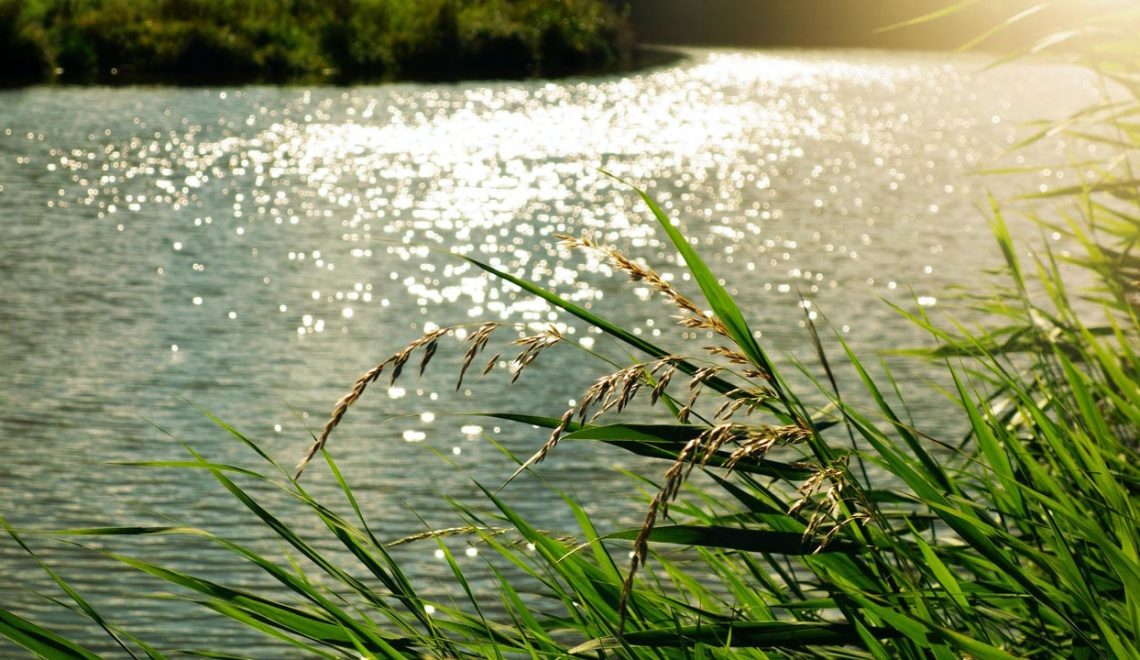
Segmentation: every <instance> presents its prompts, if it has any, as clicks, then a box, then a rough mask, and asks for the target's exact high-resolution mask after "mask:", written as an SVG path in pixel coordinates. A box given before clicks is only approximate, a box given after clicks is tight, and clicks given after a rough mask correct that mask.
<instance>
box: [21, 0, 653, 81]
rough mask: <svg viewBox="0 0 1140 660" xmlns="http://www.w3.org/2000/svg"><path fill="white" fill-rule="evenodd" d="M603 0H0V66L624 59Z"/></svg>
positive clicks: (353, 69) (348, 75)
mask: <svg viewBox="0 0 1140 660" xmlns="http://www.w3.org/2000/svg"><path fill="white" fill-rule="evenodd" d="M632 47H633V38H632V32H631V29H630V27H629V23H628V19H627V17H626V16H624V15H623V14H621V13H619V12H618V11H615V10H614V9H613V8H612V7H611V6H610V5H609V4H608V3H606V2H604V1H603V0H558V1H550V0H327V1H319V0H289V1H284V2H283V1H280V0H249V1H248V2H246V1H238V0H0V77H3V78H7V79H9V80H14V81H18V82H19V81H23V82H34V81H42V80H48V79H52V78H59V79H61V80H64V81H78V82H89V81H113V80H116V79H120V80H121V79H125V78H129V79H144V80H145V79H159V80H163V79H171V78H174V79H179V78H181V79H193V78H202V77H209V78H211V79H218V78H225V77H232V78H235V79H243V80H247V79H258V78H263V79H267V80H283V79H290V78H296V77H303V76H306V75H309V76H322V77H325V78H329V77H333V78H335V77H340V78H343V79H352V78H354V77H365V76H366V77H370V78H376V77H380V78H407V77H415V78H433V79H455V78H461V77H466V76H510V77H519V76H528V75H557V74H563V73H568V72H582V71H588V70H606V69H612V68H616V67H619V66H621V65H623V64H628V63H629V61H630V58H631V57H632Z"/></svg>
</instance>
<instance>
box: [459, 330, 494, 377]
mask: <svg viewBox="0 0 1140 660" xmlns="http://www.w3.org/2000/svg"><path fill="white" fill-rule="evenodd" d="M498 328H499V324H498V323H494V322H488V323H484V324H483V325H481V326H479V328H478V329H477V330H475V332H472V333H471V336H470V337H468V338H467V343H468V344H469V346H468V347H467V352H466V353H464V354H463V365H462V366H461V367H460V368H459V380H458V381H457V382H456V383H455V391H457V392H458V391H459V388H460V387H463V377H464V376H465V375H466V374H467V369H468V368H469V367H470V366H471V363H472V362H473V361H474V360H475V356H476V355H478V354H479V353H481V352H482V351H483V349H484V348H486V346H487V342H488V341H489V340H490V339H491V334H492V333H494V332H495V330H496V329H498ZM493 364H494V362H492V365H493ZM487 371H490V369H487V370H486V371H484V372H483V373H484V374H486V373H487Z"/></svg>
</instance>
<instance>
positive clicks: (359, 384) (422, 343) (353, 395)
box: [293, 327, 452, 479]
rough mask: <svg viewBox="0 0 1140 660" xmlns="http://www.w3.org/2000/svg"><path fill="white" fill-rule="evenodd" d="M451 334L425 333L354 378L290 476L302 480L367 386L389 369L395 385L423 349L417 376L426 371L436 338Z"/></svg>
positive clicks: (443, 329) (445, 330)
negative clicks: (307, 467) (414, 353)
mask: <svg viewBox="0 0 1140 660" xmlns="http://www.w3.org/2000/svg"><path fill="white" fill-rule="evenodd" d="M451 330H452V328H451V327H446V328H437V329H435V330H431V331H429V332H426V333H424V334H423V336H421V337H419V338H418V339H416V340H414V341H412V343H410V344H408V345H407V346H405V347H404V348H403V349H401V350H400V351H399V352H398V353H396V354H395V355H392V356H390V357H389V358H388V359H386V360H384V361H383V362H381V363H379V364H377V365H376V366H375V367H372V368H371V369H369V370H368V371H367V372H365V373H364V375H362V376H361V377H360V378H357V379H356V382H355V383H354V384H353V386H352V390H351V391H349V392H348V394H345V395H344V396H342V397H341V398H340V400H338V401H337V402H336V405H335V406H333V409H332V412H331V413H329V418H328V421H326V422H325V425H324V428H322V429H321V434H320V436H318V437H317V439H316V440H315V441H314V442H313V444H312V445H311V446H310V447H309V451H307V452H306V453H305V456H304V457H303V458H302V459H301V460H300V461H299V462H298V463H297V467H296V469H295V471H294V473H293V478H294V479H299V478H301V473H302V472H304V471H305V467H306V466H307V465H308V464H309V463H310V462H311V461H312V460H313V457H314V456H316V455H317V454H318V453H319V452H320V451H321V450H322V449H324V447H325V444H326V443H327V442H328V439H329V436H330V435H332V432H333V429H335V428H336V427H337V425H338V424H340V420H341V419H342V418H343V417H344V414H345V413H346V412H348V409H349V407H350V406H352V405H353V404H354V403H356V402H357V401H358V400H359V399H360V397H361V396H363V395H364V390H365V389H367V388H368V385H369V384H371V383H373V382H375V381H376V379H377V378H379V377H380V374H381V373H383V372H384V370H385V369H386V368H388V367H389V366H391V367H392V382H393V383H394V382H396V378H397V377H398V376H399V375H400V371H401V370H402V369H403V367H404V365H405V364H407V362H408V359H409V358H410V357H411V356H412V353H413V352H415V350H416V349H418V348H421V347H422V348H424V359H423V362H422V363H421V364H420V373H421V374H422V373H423V370H424V368H426V367H427V363H428V362H429V361H430V360H431V357H432V355H434V354H435V347H436V343H437V342H438V341H439V338H440V337H442V336H443V335H445V334H447V333H448V332H450V331H451Z"/></svg>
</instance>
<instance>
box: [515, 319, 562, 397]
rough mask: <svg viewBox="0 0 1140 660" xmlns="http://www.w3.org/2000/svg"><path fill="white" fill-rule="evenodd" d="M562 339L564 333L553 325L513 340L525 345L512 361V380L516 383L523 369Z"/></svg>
mask: <svg viewBox="0 0 1140 660" xmlns="http://www.w3.org/2000/svg"><path fill="white" fill-rule="evenodd" d="M560 341H562V333H561V332H559V331H558V328H556V327H554V326H553V325H551V326H548V327H547V328H546V329H545V330H543V331H542V332H540V333H538V334H536V335H529V336H526V337H520V338H518V339H516V340H514V341H513V342H511V343H512V344H516V345H518V346H522V347H523V348H522V350H521V351H519V354H518V355H516V356H515V359H514V360H512V361H511V370H512V374H511V382H512V383H514V382H515V381H516V380H518V379H519V376H521V375H522V372H523V370H524V369H526V368H527V367H528V366H530V364H531V363H532V362H534V361H535V359H536V358H537V357H538V356H539V354H540V353H542V351H543V350H545V349H547V348H550V347H551V346H553V345H555V344H557V343H559V342H560Z"/></svg>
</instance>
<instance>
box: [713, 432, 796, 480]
mask: <svg viewBox="0 0 1140 660" xmlns="http://www.w3.org/2000/svg"><path fill="white" fill-rule="evenodd" d="M746 428H747V429H748V430H747V432H745V433H744V434H742V435H741V437H740V438H738V440H739V446H738V447H737V449H736V450H735V451H734V452H732V455H730V456H729V457H728V460H727V461H726V462H725V467H726V468H728V469H729V470H732V469H734V468H735V467H736V464H737V463H739V462H740V461H742V460H744V459H747V458H759V457H763V456H764V455H765V454H767V453H768V452H769V451H771V450H772V448H773V447H775V446H777V445H782V446H789V445H796V444H800V443H802V442H805V441H806V440H807V439H808V438H810V437H811V431H809V430H807V429H805V428H803V427H802V426H765V427H762V428H753V427H746ZM815 476H816V475H812V477H810V478H809V479H811V478H815ZM801 488H802V486H801Z"/></svg>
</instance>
